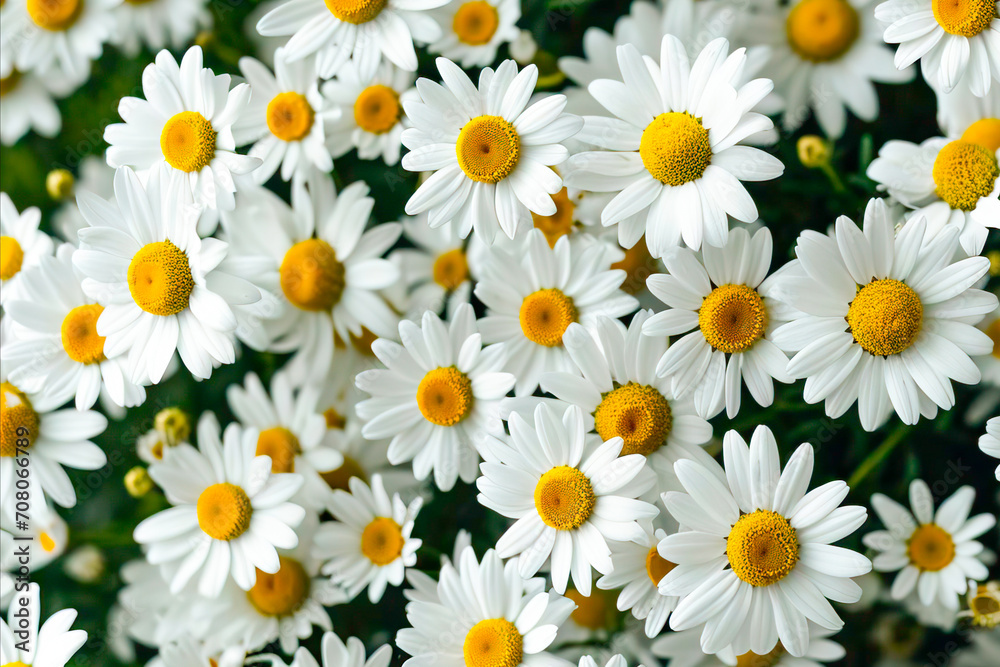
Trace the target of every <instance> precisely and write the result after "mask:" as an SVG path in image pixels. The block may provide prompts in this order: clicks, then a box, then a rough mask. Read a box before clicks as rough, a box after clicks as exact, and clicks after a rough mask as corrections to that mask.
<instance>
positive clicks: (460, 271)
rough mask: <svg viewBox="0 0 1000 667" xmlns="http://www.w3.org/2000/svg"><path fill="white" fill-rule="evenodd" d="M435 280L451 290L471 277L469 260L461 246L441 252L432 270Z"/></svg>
mask: <svg viewBox="0 0 1000 667" xmlns="http://www.w3.org/2000/svg"><path fill="white" fill-rule="evenodd" d="M431 274H432V275H433V276H434V282H436V283H437V284H438V285H440V286H441V287H443V288H445V289H446V290H448V291H449V292H450V291H451V290H453V289H456V288H457V287H458V286H459V285H461V284H462V283H464V282H465V281H466V280H468V279H469V262H468V260H467V259H466V257H465V253H464V252H463V251H462V249H461V248H454V249H452V250H448V251H446V252H443V253H441V254H440V255H438V256H437V259H435V260H434V267H433V269H432V270H431Z"/></svg>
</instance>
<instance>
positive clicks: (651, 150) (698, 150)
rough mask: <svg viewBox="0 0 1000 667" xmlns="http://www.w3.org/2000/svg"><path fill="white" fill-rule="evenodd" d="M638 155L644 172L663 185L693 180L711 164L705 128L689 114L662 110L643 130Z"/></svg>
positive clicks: (679, 183)
mask: <svg viewBox="0 0 1000 667" xmlns="http://www.w3.org/2000/svg"><path fill="white" fill-rule="evenodd" d="M639 157H641V158H642V164H643V166H645V167H646V171H648V172H649V173H650V175H652V177H653V178H655V179H657V180H658V181H660V182H661V183H664V184H665V185H674V186H676V185H684V184H685V183H690V182H691V181H696V180H698V179H699V178H701V175H702V174H704V173H705V169H707V168H708V165H709V164H711V163H712V145H711V143H709V140H708V130H707V129H705V127H704V126H703V125H702V124H701V118H695V117H694V116H692V115H691V114H689V113H686V112H683V111H670V112H667V113H661V114H660V115H659V116H657V117H656V118H654V119H653V122H652V123H650V124H649V125H647V126H646V129H645V130H643V132H642V139H640V141H639Z"/></svg>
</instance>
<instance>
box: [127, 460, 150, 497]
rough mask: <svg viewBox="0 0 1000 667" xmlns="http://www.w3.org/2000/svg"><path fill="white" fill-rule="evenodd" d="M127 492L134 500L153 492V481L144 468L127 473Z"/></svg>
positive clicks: (138, 467) (139, 467)
mask: <svg viewBox="0 0 1000 667" xmlns="http://www.w3.org/2000/svg"><path fill="white" fill-rule="evenodd" d="M125 490H126V491H128V494H129V495H130V496H132V497H133V498H142V497H143V496H144V495H146V494H147V493H149V492H150V491H152V490H153V480H152V478H151V477H150V476H149V473H148V472H147V471H146V469H145V468H143V467H142V466H136V467H134V468H132V469H131V470H129V471H128V472H127V473H125Z"/></svg>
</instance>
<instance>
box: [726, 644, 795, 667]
mask: <svg viewBox="0 0 1000 667" xmlns="http://www.w3.org/2000/svg"><path fill="white" fill-rule="evenodd" d="M784 655H785V647H784V646H782V645H781V643H780V642H779V643H778V644H776V645H775V647H774V648H773V649H771V652H770V653H765V654H764V655H758V654H756V653H754V652H753V651H750V652H748V653H744V654H743V655H741V656H738V657H737V658H736V667H774V666H775V665H777V664H778V663H779V662H780V661H781V658H782V656H784Z"/></svg>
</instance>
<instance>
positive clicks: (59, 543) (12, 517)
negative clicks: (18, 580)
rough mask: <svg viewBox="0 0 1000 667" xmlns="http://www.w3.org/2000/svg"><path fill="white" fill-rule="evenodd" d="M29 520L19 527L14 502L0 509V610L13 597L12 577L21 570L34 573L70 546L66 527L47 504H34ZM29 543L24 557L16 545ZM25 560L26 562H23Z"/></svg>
mask: <svg viewBox="0 0 1000 667" xmlns="http://www.w3.org/2000/svg"><path fill="white" fill-rule="evenodd" d="M8 507H9V511H8ZM22 514H24V513H23V512H22ZM28 517H29V520H28V521H25V522H23V523H21V524H20V525H19V522H18V521H17V520H16V519H17V514H16V506H15V504H14V503H9V504H8V506H7V507H4V508H2V509H0V526H2V527H0V609H7V607H8V605H9V604H10V601H11V600H12V599H13V597H14V593H15V579H14V577H15V576H19V575H20V568H22V567H27V568H28V570H29V571H30V572H37V571H38V570H41V569H42V568H43V567H45V566H46V565H48V564H49V563H51V562H52V561H53V560H55V559H56V558H59V556H61V555H62V554H63V552H64V551H66V545H67V544H69V527H68V526H67V525H66V522H65V521H63V519H62V517H60V516H59V514H57V513H56V512H55V510H53V509H52V508H51V507H50V506H49V504H48V502H46V501H40V502H39V501H33V506H32V507H31V508H30V514H28ZM29 540H30V544H31V547H30V548H29V549H28V553H27V554H26V555H25V554H23V553H22V552H23V550H22V549H19V548H18V546H19V544H20V545H22V546H23V542H24V541H29ZM36 545H37V546H36ZM25 557H26V558H27V562H22V561H23V559H24V558H25Z"/></svg>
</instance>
